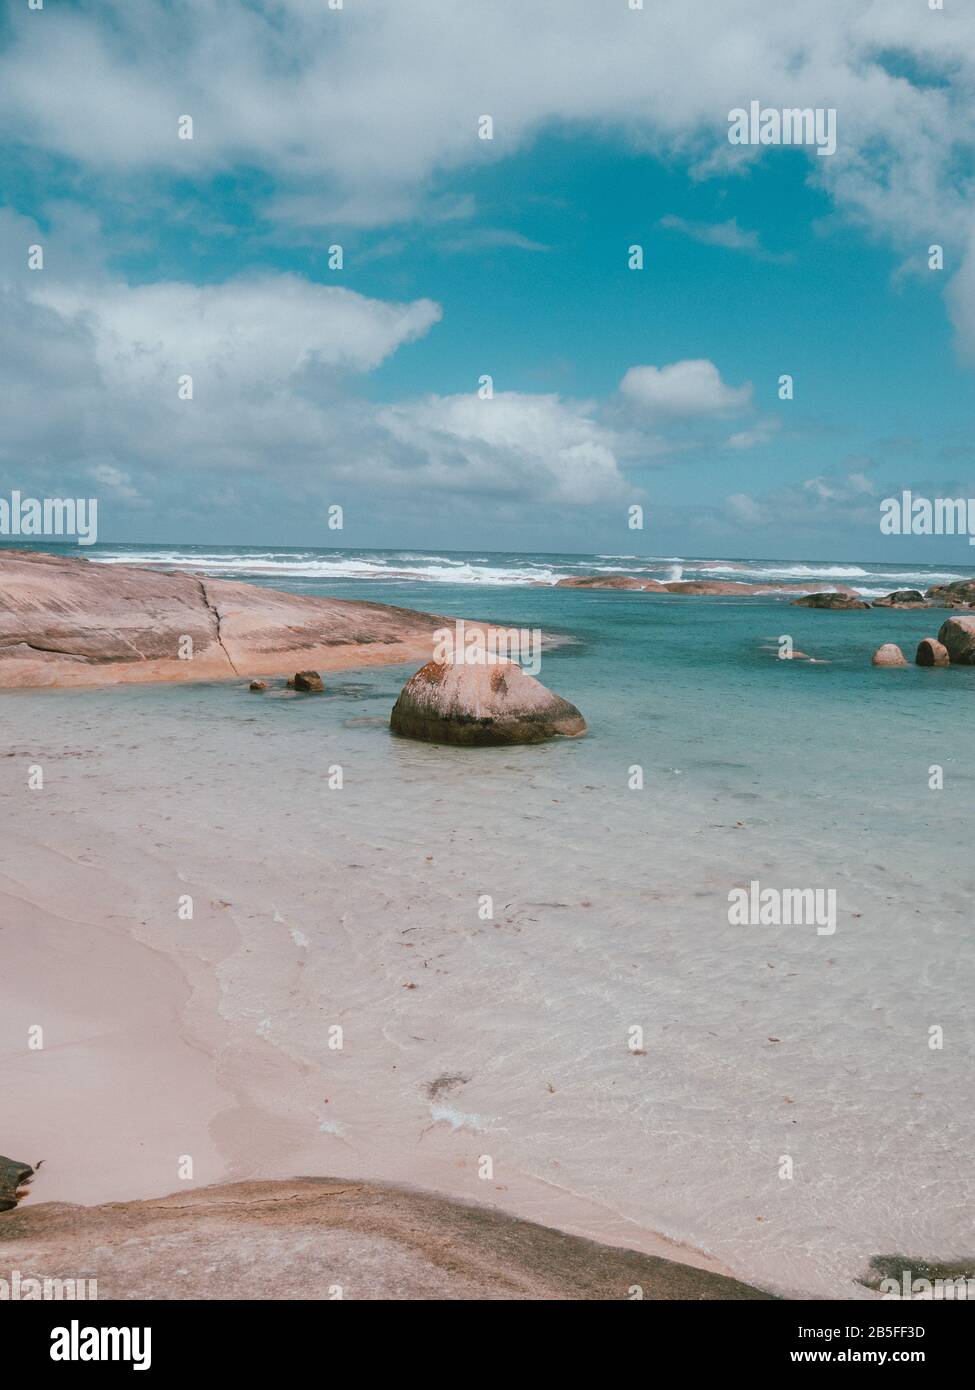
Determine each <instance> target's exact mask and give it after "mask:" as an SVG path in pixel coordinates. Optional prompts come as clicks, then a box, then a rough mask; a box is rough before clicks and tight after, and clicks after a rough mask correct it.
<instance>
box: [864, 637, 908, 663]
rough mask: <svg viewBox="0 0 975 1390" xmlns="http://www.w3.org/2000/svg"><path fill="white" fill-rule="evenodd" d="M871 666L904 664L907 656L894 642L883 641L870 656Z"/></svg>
mask: <svg viewBox="0 0 975 1390" xmlns="http://www.w3.org/2000/svg"><path fill="white" fill-rule="evenodd" d="M870 664H871V666H906V665H907V657H906V656H905V655H904V653H903V652H902V651H901V649H900V647H899V646H898V645H897V643H896V642H885V643H884V645H883V646H882V647H878V648H877V650H876V651H875V652H874V654H873V656H872V657H871V658H870Z"/></svg>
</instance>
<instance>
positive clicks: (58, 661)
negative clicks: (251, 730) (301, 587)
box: [0, 550, 445, 687]
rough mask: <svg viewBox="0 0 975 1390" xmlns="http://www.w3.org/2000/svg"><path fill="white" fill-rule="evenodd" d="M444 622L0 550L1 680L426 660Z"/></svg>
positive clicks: (83, 679) (185, 674)
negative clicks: (436, 634) (435, 636)
mask: <svg viewBox="0 0 975 1390" xmlns="http://www.w3.org/2000/svg"><path fill="white" fill-rule="evenodd" d="M444 622H445V620H444V619H443V618H438V617H436V616H434V615H431V614H427V613H415V612H413V611H412V610H410V609H408V608H392V607H388V606H386V605H385V604H381V603H358V602H351V601H349V600H346V599H333V598H306V597H301V596H299V595H296V594H285V593H280V592H278V591H277V590H275V589H265V588H263V587H261V586H260V585H257V584H238V583H232V582H231V581H229V580H225V579H209V578H199V577H198V576H194V575H189V574H176V573H167V572H164V571H160V570H154V569H142V568H138V567H135V566H132V565H106V564H96V563H94V562H93V561H90V560H84V559H76V558H74V557H73V556H62V555H48V554H44V553H40V552H31V551H23V550H2V551H0V687H4V686H45V685H48V686H49V685H96V684H112V683H116V682H123V681H185V680H215V679H220V678H222V677H223V678H226V677H233V676H235V675H238V676H239V675H241V674H246V675H247V676H261V675H265V674H267V675H273V674H277V673H278V672H280V671H281V670H282V669H284V670H287V669H288V668H289V667H290V669H291V670H292V671H294V670H296V669H298V668H299V667H300V668H301V669H302V670H304V669H305V668H307V667H312V666H314V667H319V668H320V669H323V670H329V669H332V670H334V669H335V668H336V667H340V666H359V665H372V664H375V663H376V662H378V661H415V660H425V659H426V658H427V657H428V656H429V655H430V654H431V652H432V650H433V645H434V643H433V634H434V633H435V632H436V630H437V629H438V628H441V627H443V625H444Z"/></svg>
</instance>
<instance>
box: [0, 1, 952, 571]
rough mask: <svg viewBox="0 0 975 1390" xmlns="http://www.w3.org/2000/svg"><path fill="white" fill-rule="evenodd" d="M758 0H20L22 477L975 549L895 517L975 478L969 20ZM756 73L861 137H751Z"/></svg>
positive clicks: (495, 527) (425, 523)
mask: <svg viewBox="0 0 975 1390" xmlns="http://www.w3.org/2000/svg"><path fill="white" fill-rule="evenodd" d="M766 9H767V7H765V6H763V5H759V4H757V3H751V0H742V3H740V4H723V5H719V4H717V3H716V2H715V3H711V0H688V4H687V5H686V7H682V9H681V12H680V15H670V16H669V18H668V20H667V23H666V25H664V24H663V23H662V21H661V19H660V17H659V16H658V15H657V16H655V15H652V14H647V13H643V14H633V13H630V12H628V10H627V6H626V4H625V3H623V0H621V3H620V4H618V5H617V4H615V3H614V2H613V0H606V5H605V6H603V7H599V6H596V7H594V6H592V5H589V6H586V5H583V4H582V3H581V2H580V3H576V0H565V3H564V4H563V5H560V6H558V7H556V8H555V9H553V8H552V6H550V5H548V4H546V3H545V2H544V0H539V3H537V4H535V5H521V6H519V5H515V4H514V3H511V4H509V3H507V0H503V3H499V4H498V5H497V6H496V7H495V8H494V11H493V13H492V15H491V17H490V18H489V19H487V18H485V15H484V13H483V7H481V6H478V5H476V4H473V3H465V0H454V3H452V4H450V5H448V4H447V3H446V0H401V3H400V5H399V8H398V9H397V8H396V7H395V6H394V5H392V4H390V3H386V0H368V2H367V0H347V4H346V6H345V7H344V9H343V12H342V13H334V12H333V13H327V12H325V11H324V8H323V6H322V5H321V4H320V3H318V2H317V0H316V3H314V4H313V3H312V2H311V0H280V3H278V4H277V5H272V4H270V3H267V4H265V3H262V0H252V3H250V4H243V5H241V4H238V5H236V6H228V5H227V4H224V3H223V0H198V3H195V4H194V5H192V6H188V5H184V4H182V3H172V4H167V3H162V0H127V3H126V4H125V5H122V4H121V3H115V0H107V3H104V4H101V5H97V6H95V5H88V4H80V3H79V4H73V5H70V4H63V3H62V4H60V5H55V4H53V3H49V4H48V5H47V6H46V7H45V9H44V10H43V11H42V12H28V11H26V7H25V6H23V5H20V4H15V3H9V4H8V5H7V8H6V11H5V16H4V27H3V43H4V49H3V52H2V53H0V83H2V85H3V89H4V92H5V95H4V96H3V97H2V98H0V105H3V106H4V107H5V110H4V116H5V121H6V122H7V124H8V125H9V127H10V128H11V129H12V131H13V135H14V138H13V140H12V141H11V142H10V143H9V144H8V145H7V147H6V149H5V153H4V159H3V164H4V169H3V179H2V199H0V260H2V264H0V269H2V276H0V280H2V284H0V292H2V293H3V295H4V297H5V301H6V303H5V315H4V317H5V321H6V323H7V330H8V331H7V335H6V336H7V343H6V347H5V349H4V351H3V353H2V356H0V386H2V389H3V391H4V396H5V399H6V402H7V408H6V411H5V414H6V416H7V418H8V420H10V421H11V427H10V428H9V429H8V430H7V438H6V441H5V443H4V444H3V446H2V448H0V470H2V482H0V490H2V491H9V490H10V489H12V488H15V487H18V488H20V489H21V490H22V491H23V492H32V493H35V494H37V495H51V494H64V493H68V492H71V493H73V494H75V495H86V496H89V495H96V496H98V498H99V509H100V533H101V537H102V538H103V539H112V540H158V541H191V540H192V541H213V542H225V543H245V542H249V543H255V544H262V543H274V544H294V545H308V544H326V545H327V544H333V543H340V544H344V545H349V546H353V545H364V546H370V545H384V546H391V547H397V546H401V545H409V546H418V545H425V546H440V547H446V546H450V547H452V548H503V547H505V546H506V545H511V546H513V547H518V548H539V549H550V550H560V549H576V550H589V549H597V550H619V551H628V552H629V551H633V550H639V551H642V552H645V553H655V554H681V553H683V554H697V555H709V554H713V555H732V554H734V555H743V554H750V555H767V556H774V557H783V558H796V559H811V558H836V559H841V558H865V559H869V558H874V559H878V560H884V559H888V558H889V559H890V560H892V561H899V560H901V559H903V558H906V557H907V556H911V557H913V558H914V559H917V560H919V561H920V560H930V561H932V562H934V563H940V562H941V561H942V560H944V561H946V562H949V561H950V562H953V563H956V564H957V563H970V562H971V561H972V557H973V554H975V552H973V551H972V549H971V548H970V547H968V546H967V545H966V544H965V542H964V541H962V540H952V539H947V538H934V539H932V540H923V539H919V538H912V539H910V540H903V541H901V540H897V539H895V538H889V537H881V536H880V534H879V525H878V517H879V500H880V498H881V497H883V496H885V495H889V494H890V493H891V492H892V491H899V490H900V488H902V487H909V488H911V489H912V490H913V491H914V492H916V493H918V494H927V495H930V496H956V495H966V496H971V495H975V432H973V424H975V392H973V389H972V388H973V365H975V251H973V249H972V248H973V246H975V236H973V216H972V206H973V205H972V198H971V193H972V184H973V163H972V149H973V140H975V105H973V91H975V77H973V73H975V66H973V63H975V60H973V57H972V54H973V52H975V44H973V43H972V42H971V40H972V38H973V35H972V26H971V19H970V17H966V16H958V15H954V16H951V15H948V16H946V15H944V14H934V13H929V12H928V11H927V10H924V9H922V7H921V6H919V5H918V4H916V3H913V2H912V3H909V4H908V3H903V4H901V3H900V0H890V3H889V4H887V5H886V6H883V7H878V6H876V5H874V4H872V3H868V0H864V3H862V4H859V5H858V4H846V3H843V4H840V3H839V0H837V2H836V3H833V0H823V3H818V4H816V5H813V4H811V3H810V4H800V5H798V6H796V7H795V12H794V13H793V14H792V15H791V16H785V17H784V16H779V15H768V14H767V13H766ZM939 25H940V28H939V27H938V26H939ZM44 26H46V27H44ZM343 26H344V27H343ZM485 26H487V27H486V28H485ZM638 26H642V27H638ZM4 79H5V80H4ZM52 93H54V94H55V95H54V96H53V97H52V95H51V94H52ZM752 97H755V98H756V99H760V100H762V101H763V102H765V103H767V104H770V105H807V104H812V105H820V104H828V105H835V107H836V110H837V123H838V132H839V142H838V149H837V153H836V155H835V156H832V157H827V158H817V156H816V155H815V153H814V152H813V151H811V150H807V149H787V148H781V147H778V148H777V147H768V148H762V149H760V150H757V151H756V150H745V151H739V150H736V149H733V148H732V147H731V146H730V145H729V144H728V141H727V112H728V110H729V109H730V107H731V105H734V104H746V103H747V102H748V100H749V99H751V98H752ZM485 111H490V112H492V114H493V116H494V120H495V125H496V133H495V139H494V140H493V141H490V142H487V141H479V140H478V139H477V137H476V122H477V119H478V116H479V115H480V114H482V112H485ZM184 112H189V113H192V114H193V119H194V138H193V140H192V141H179V140H177V139H176V134H175V132H176V123H177V120H178V118H179V116H180V115H181V114H183V113H184ZM333 243H339V244H341V246H342V247H343V253H344V267H343V269H342V270H341V271H334V270H330V269H329V268H328V264H327V248H328V246H329V245H330V244H333ZM633 243H638V244H640V245H642V246H643V248H644V257H645V268H644V269H643V270H642V271H633V270H630V269H628V267H627V251H628V248H629V246H630V245H631V244H633ZM931 243H939V244H941V245H943V246H944V251H945V269H944V270H941V271H932V270H929V269H928V267H927V248H928V246H929V244H931ZM30 244H41V245H43V247H44V256H45V263H44V269H43V270H42V271H28V270H27V269H26V268H25V267H26V248H27V246H28V245H30ZM682 364H683V365H682ZM686 364H691V366H690V367H687V365H686ZM695 364H696V365H695ZM645 368H653V369H655V370H654V372H652V373H650V374H649V375H647V374H643V375H641V372H642V370H643V369H645ZM182 372H188V373H190V374H191V375H192V376H193V381H194V398H193V400H192V401H181V402H180V401H177V400H176V398H175V395H176V387H175V382H176V380H177V378H178V377H179V375H180V374H181V373H182ZM482 373H490V374H491V376H492V377H493V382H494V391H495V397H494V399H493V400H490V401H483V400H478V399H477V397H476V394H475V393H476V388H477V382H478V378H479V377H480V376H481V375H482ZM627 373H631V376H630V377H629V378H628V377H627ZM783 373H789V374H791V375H792V376H793V377H794V380H795V399H794V400H792V401H781V400H780V399H779V398H778V394H777V389H778V379H779V376H780V375H781V374H783ZM624 382H629V386H626V385H623V383H624ZM647 382H649V386H647V385H646V383H647ZM621 388H622V389H621ZM333 503H340V504H341V505H342V506H343V507H344V509H345V528H344V531H343V532H342V533H341V534H340V535H337V534H336V533H334V532H329V531H328V530H327V529H326V527H325V524H324V518H325V515H326V511H327V507H328V506H329V505H330V504H333ZM633 503H640V504H642V505H643V506H644V508H645V516H646V523H645V529H644V531H643V533H642V534H636V535H635V534H634V533H633V532H631V531H629V530H628V529H627V526H626V518H627V509H628V507H629V506H630V505H632V504H633Z"/></svg>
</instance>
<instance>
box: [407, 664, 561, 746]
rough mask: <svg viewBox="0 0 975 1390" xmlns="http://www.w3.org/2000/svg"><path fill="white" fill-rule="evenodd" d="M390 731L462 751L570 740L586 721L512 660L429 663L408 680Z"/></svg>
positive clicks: (558, 696)
mask: <svg viewBox="0 0 975 1390" xmlns="http://www.w3.org/2000/svg"><path fill="white" fill-rule="evenodd" d="M389 727H390V728H391V729H392V730H393V732H394V733H396V734H402V735H404V736H405V737H406V738H417V739H423V740H425V741H426V742H428V743H456V744H463V745H464V746H467V747H473V746H476V745H487V744H498V743H539V742H541V741H542V740H543V739H548V738H556V737H564V738H574V737H575V736H576V735H577V734H583V733H585V731H586V721H585V720H584V719H583V717H582V715H581V714H580V713H579V711H578V710H577V709H576V707H575V705H570V704H569V702H568V700H563V699H562V697H561V696H560V695H555V694H553V693H552V691H551V690H548V689H546V687H545V686H544V685H542V683H541V682H540V681H537V680H535V678H534V677H533V676H529V675H527V674H526V673H525V672H524V671H523V670H522V669H521V667H520V666H519V665H518V664H517V663H516V662H513V661H498V662H494V663H492V662H483V663H480V662H479V663H476V664H473V663H464V662H456V663H444V662H438V661H430V662H428V663H427V664H426V666H424V667H423V668H422V670H420V671H417V672H416V673H415V675H413V676H411V677H410V679H409V680H408V681H407V682H406V684H405V685H404V687H403V689H402V690H401V691H400V695H399V699H398V700H397V701H396V704H395V705H394V706H393V712H392V715H391V716H390V721H389Z"/></svg>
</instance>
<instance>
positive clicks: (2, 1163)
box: [0, 1154, 34, 1211]
mask: <svg viewBox="0 0 975 1390" xmlns="http://www.w3.org/2000/svg"><path fill="white" fill-rule="evenodd" d="M33 1176H34V1170H33V1168H32V1167H31V1166H30V1164H29V1163H18V1162H17V1160H16V1159H15V1158H4V1156H3V1154H0V1211H11V1210H12V1209H13V1208H14V1207H15V1206H16V1205H17V1203H18V1201H19V1200H20V1198H21V1197H23V1196H25V1195H26V1192H25V1189H26V1187H27V1184H28V1183H29V1182H30V1180H31V1178H32V1177H33Z"/></svg>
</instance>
